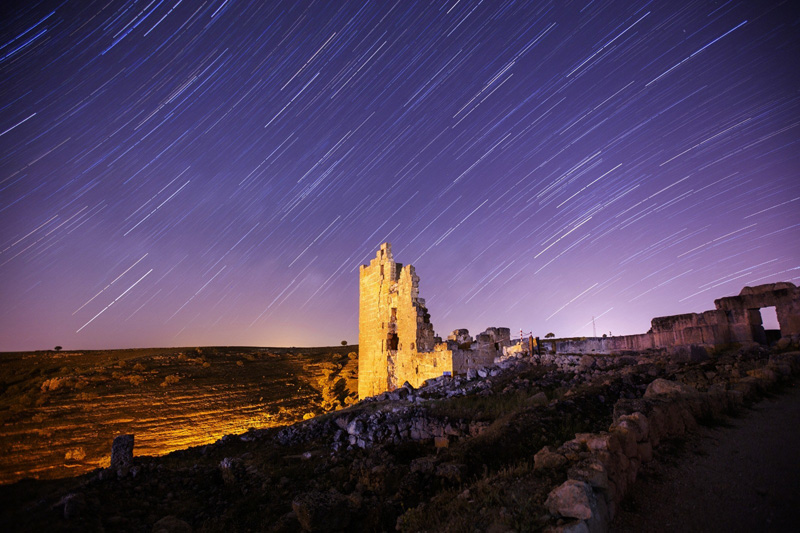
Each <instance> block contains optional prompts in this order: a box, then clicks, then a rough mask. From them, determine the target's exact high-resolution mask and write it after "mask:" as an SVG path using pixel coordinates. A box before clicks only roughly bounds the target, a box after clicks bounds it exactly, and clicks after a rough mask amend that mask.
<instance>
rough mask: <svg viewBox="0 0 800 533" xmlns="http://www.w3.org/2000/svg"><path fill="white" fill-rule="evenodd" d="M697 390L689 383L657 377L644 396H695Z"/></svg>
mask: <svg viewBox="0 0 800 533" xmlns="http://www.w3.org/2000/svg"><path fill="white" fill-rule="evenodd" d="M696 394H697V391H696V390H695V389H693V388H691V387H689V386H688V385H684V384H683V383H679V382H677V381H669V380H666V379H661V378H659V379H655V380H653V381H652V382H651V383H650V385H648V386H647V390H645V392H644V398H646V399H648V398H658V397H659V396H695V395H696Z"/></svg>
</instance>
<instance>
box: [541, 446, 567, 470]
mask: <svg viewBox="0 0 800 533" xmlns="http://www.w3.org/2000/svg"><path fill="white" fill-rule="evenodd" d="M565 464H567V458H566V457H564V456H563V455H561V454H560V453H556V451H555V449H554V448H553V447H552V446H545V447H544V448H542V449H541V450H539V451H538V452H536V455H534V456H533V469H534V470H550V469H555V468H561V467H562V466H564V465H565Z"/></svg>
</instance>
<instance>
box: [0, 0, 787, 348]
mask: <svg viewBox="0 0 800 533" xmlns="http://www.w3.org/2000/svg"><path fill="white" fill-rule="evenodd" d="M9 4H13V2H12V3H4V5H3V8H1V9H2V10H3V13H2V16H0V21H1V22H0V37H1V38H0V84H1V85H0V108H1V109H2V112H1V113H0V132H2V133H0V303H2V305H1V306H0V307H1V308H0V350H6V351H8V350H32V349H48V348H52V347H53V346H55V345H56V344H59V345H63V346H64V348H65V349H75V348H84V349H88V348H126V347H147V346H204V345H260V346H309V345H332V344H338V343H339V342H340V341H342V340H347V341H349V342H350V343H355V342H357V336H358V332H357V329H358V266H359V265H360V264H362V263H366V262H368V261H369V259H370V258H371V257H374V254H375V251H376V250H377V248H378V246H379V245H380V243H381V242H384V241H389V242H391V243H392V245H393V250H394V255H395V259H396V260H397V261H398V262H401V263H404V264H408V263H411V264H413V265H415V267H416V269H417V273H418V274H419V275H420V277H421V282H420V290H421V296H422V297H423V298H425V299H426V300H427V304H428V308H429V310H430V312H431V315H432V321H433V324H434V328H435V330H436V332H437V333H438V334H440V335H447V333H448V332H449V331H450V330H452V329H455V328H458V327H467V328H469V329H470V331H471V332H472V333H473V334H475V333H478V332H480V331H482V330H483V329H485V328H486V327H488V326H506V327H510V328H512V331H517V332H518V331H519V329H520V328H522V329H524V330H525V331H526V332H527V331H533V332H534V333H535V334H537V335H539V336H544V334H545V333H547V332H554V333H555V334H556V335H557V336H572V335H591V334H592V331H593V330H592V317H593V316H594V317H595V323H596V328H597V333H598V335H599V334H602V333H608V332H611V333H613V334H615V335H616V334H628V333H642V332H645V331H647V329H648V327H649V325H650V319H651V318H652V317H654V316H662V315H669V314H678V313H684V312H692V311H703V310H706V309H713V307H714V303H713V300H714V299H715V298H719V297H721V296H728V295H734V294H738V292H739V291H740V289H741V288H742V287H743V286H745V285H758V284H763V283H770V282H775V281H793V282H794V283H797V282H798V280H800V177H798V169H799V168H800V145H799V144H798V141H800V112H799V111H800V93H799V92H798V90H799V89H800V69H798V58H800V38H799V37H798V36H799V35H800V15H799V14H798V8H797V3H796V2H788V1H787V2H758V1H738V2H737V1H728V2H724V1H720V2H688V1H687V2H675V1H653V2H640V1H621V2H601V1H590V0H585V1H582V2H562V1H555V2H515V1H503V0H483V1H481V2H472V1H468V0H449V1H447V2H427V1H425V2H411V1H406V0H399V1H396V2H392V1H378V2H371V3H366V2H340V1H317V2H309V1H299V0H298V1H287V2H268V1H262V0H257V1H256V0H253V1H249V2H247V1H240V0H209V1H205V2H201V1H199V0H196V1H195V0H152V1H151V0H141V1H138V2H134V1H127V2H126V1H113V0H112V1H108V0H102V1H98V2H90V1H88V0H81V1H71V2H26V3H25V5H24V6H12V5H9Z"/></svg>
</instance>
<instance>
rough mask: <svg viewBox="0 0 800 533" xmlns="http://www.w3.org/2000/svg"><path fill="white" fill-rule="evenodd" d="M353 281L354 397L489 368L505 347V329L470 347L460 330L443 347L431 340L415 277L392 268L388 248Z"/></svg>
mask: <svg viewBox="0 0 800 533" xmlns="http://www.w3.org/2000/svg"><path fill="white" fill-rule="evenodd" d="M359 281H360V287H359V289H360V291H359V292H360V300H359V307H358V397H359V398H366V397H367V396H375V395H376V394H380V393H382V392H384V391H391V390H394V389H396V388H398V387H401V386H403V384H404V383H405V382H406V381H408V382H409V383H410V384H411V385H412V386H414V387H419V386H420V385H422V384H423V383H424V382H425V381H426V380H428V379H431V378H438V377H440V376H442V375H453V374H454V373H459V374H462V373H465V372H467V370H469V369H470V368H481V367H484V366H487V365H490V364H492V362H493V361H494V358H495V357H496V356H497V355H499V354H500V353H502V348H503V347H504V346H508V345H509V344H510V340H511V337H510V331H509V329H508V328H489V329H487V330H486V331H484V332H483V333H481V334H479V335H478V336H477V337H476V338H475V342H473V340H472V337H470V336H469V332H468V331H467V330H465V329H463V330H456V332H454V335H455V334H456V333H459V335H458V336H457V337H455V336H452V335H451V337H453V340H448V341H446V342H442V339H440V338H438V337H434V334H433V325H432V324H431V318H430V315H429V314H428V310H427V308H426V307H425V300H423V299H422V298H420V297H419V277H418V276H417V274H416V272H415V271H414V267H413V266H411V265H406V266H403V265H401V264H400V263H395V261H394V257H393V256H392V245H391V244H389V243H384V244H382V245H381V247H380V249H379V250H378V252H377V254H375V259H373V260H372V261H370V263H369V265H362V266H361V269H360V271H359ZM448 339H449V338H448Z"/></svg>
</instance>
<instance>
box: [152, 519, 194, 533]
mask: <svg viewBox="0 0 800 533" xmlns="http://www.w3.org/2000/svg"><path fill="white" fill-rule="evenodd" d="M153 533H192V526H190V525H189V524H188V523H187V522H184V521H183V520H181V519H180V518H178V517H177V516H173V515H168V516H165V517H164V518H162V519H161V520H159V521H158V522H156V523H155V524H153Z"/></svg>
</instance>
